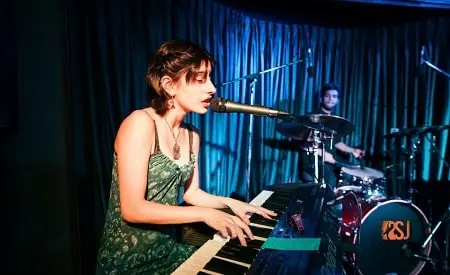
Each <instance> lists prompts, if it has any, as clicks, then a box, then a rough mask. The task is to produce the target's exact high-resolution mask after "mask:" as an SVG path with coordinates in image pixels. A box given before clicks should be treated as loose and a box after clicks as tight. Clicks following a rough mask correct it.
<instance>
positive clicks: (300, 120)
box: [276, 114, 355, 140]
mask: <svg viewBox="0 0 450 275" xmlns="http://www.w3.org/2000/svg"><path fill="white" fill-rule="evenodd" d="M276 129H277V131H278V132H279V133H280V134H282V135H285V136H288V137H290V138H293V139H297V140H306V139H307V138H308V136H309V134H310V132H311V130H318V131H322V132H325V133H326V134H327V135H328V136H331V134H333V137H335V138H338V137H342V136H345V135H348V134H350V133H351V132H353V131H354V129H355V127H354V125H353V123H351V122H350V121H349V120H347V119H345V118H342V117H339V116H334V115H325V114H309V115H305V116H296V117H293V118H292V119H291V120H285V121H283V122H281V123H279V124H277V126H276Z"/></svg>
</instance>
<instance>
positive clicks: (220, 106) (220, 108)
mask: <svg viewBox="0 0 450 275" xmlns="http://www.w3.org/2000/svg"><path fill="white" fill-rule="evenodd" d="M209 107H210V108H211V110H213V111H214V112H225V111H226V107H225V100H224V99H223V98H217V97H213V98H212V99H211V101H210V104H209Z"/></svg>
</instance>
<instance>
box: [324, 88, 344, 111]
mask: <svg viewBox="0 0 450 275" xmlns="http://www.w3.org/2000/svg"><path fill="white" fill-rule="evenodd" d="M339 94H340V89H339V86H338V85H337V84H335V83H333V82H329V83H326V84H325V85H323V87H322V90H321V91H320V105H321V107H322V108H324V109H326V110H328V111H331V110H333V109H334V107H335V106H336V105H337V104H338V103H339Z"/></svg>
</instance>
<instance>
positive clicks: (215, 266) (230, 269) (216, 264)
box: [203, 258, 248, 275]
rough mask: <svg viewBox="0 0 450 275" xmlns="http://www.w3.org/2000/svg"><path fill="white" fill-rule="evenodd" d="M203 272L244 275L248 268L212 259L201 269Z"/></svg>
mask: <svg viewBox="0 0 450 275" xmlns="http://www.w3.org/2000/svg"><path fill="white" fill-rule="evenodd" d="M203 269H205V270H209V271H213V272H217V273H221V274H224V275H240V274H245V273H247V271H248V268H247V267H245V266H242V265H239V264H235V263H230V262H228V261H225V260H221V259H217V258H212V259H211V260H210V261H209V262H208V263H207V264H206V265H205V267H203Z"/></svg>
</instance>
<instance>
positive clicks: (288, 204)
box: [172, 185, 342, 275]
mask: <svg viewBox="0 0 450 275" xmlns="http://www.w3.org/2000/svg"><path fill="white" fill-rule="evenodd" d="M317 192H318V185H311V186H300V185H297V186H289V187H288V186H287V185H278V186H277V187H274V190H272V191H270V190H264V191H262V192H261V193H260V194H258V196H256V197H255V198H254V199H253V200H252V201H251V202H250V204H253V205H260V206H263V207H265V208H267V209H270V210H272V211H275V212H277V213H278V216H277V217H275V218H274V219H273V220H268V219H265V218H263V217H261V216H259V215H252V216H251V217H250V229H251V230H252V232H253V235H254V236H255V239H254V240H247V247H243V246H242V245H240V242H239V240H238V239H237V238H236V239H231V240H228V239H224V238H222V237H221V235H220V234H215V235H214V237H213V238H212V239H210V240H208V241H207V242H206V243H205V244H204V245H203V246H201V247H200V248H199V249H198V250H197V251H196V252H195V253H194V254H193V255H192V256H191V257H190V258H189V259H187V260H186V261H185V262H184V263H183V264H181V265H180V266H179V267H178V268H177V269H176V270H175V271H174V272H173V273H172V274H174V275H177V274H183V275H187V274H226V275H227V274H255V275H256V274H258V275H260V274H342V267H341V258H342V255H341V254H342V251H341V247H340V239H339V236H338V228H337V227H338V222H337V219H336V218H335V217H333V213H331V212H330V210H329V209H328V208H327V207H325V209H323V211H322V213H316V212H317V211H319V210H320V209H319V210H318V208H317V207H318V205H317V201H318V200H317ZM298 213H301V216H302V221H301V222H302V227H303V228H302V231H301V232H299V228H298V227H297V226H295V224H293V223H292V222H290V217H291V216H293V215H295V214H298ZM269 237H278V238H302V237H303V238H305V237H307V238H315V237H317V238H321V241H320V247H319V250H318V251H303V250H289V251H286V250H273V249H262V246H263V245H264V243H265V241H266V240H267V238H269Z"/></svg>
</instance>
